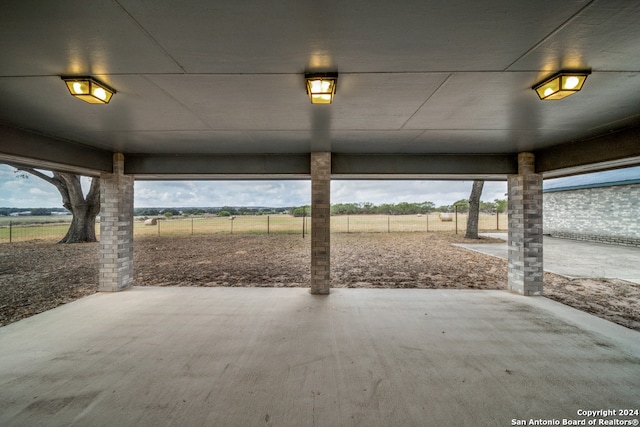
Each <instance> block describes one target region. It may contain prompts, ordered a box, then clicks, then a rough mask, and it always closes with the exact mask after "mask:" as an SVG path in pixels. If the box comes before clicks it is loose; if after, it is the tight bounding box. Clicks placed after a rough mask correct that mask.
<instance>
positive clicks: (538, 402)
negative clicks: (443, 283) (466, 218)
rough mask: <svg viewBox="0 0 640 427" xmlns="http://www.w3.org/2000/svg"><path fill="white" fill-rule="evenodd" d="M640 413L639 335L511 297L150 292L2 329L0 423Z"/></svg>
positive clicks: (387, 421) (483, 419)
mask: <svg viewBox="0 0 640 427" xmlns="http://www.w3.org/2000/svg"><path fill="white" fill-rule="evenodd" d="M639 406H640V333H638V332H636V331H633V330H630V329H626V328H624V327H622V326H618V325H616V324H613V323H610V322H607V321H605V320H602V319H599V318H596V317H594V316H591V315H589V314H586V313H583V312H580V311H577V310H574V309H572V308H570V307H567V306H564V305H562V304H559V303H557V302H554V301H551V300H548V299H546V298H544V297H521V296H517V295H514V294H510V293H508V292H506V291H467V290H417V289H404V290H400V289H334V290H332V293H331V295H329V296H312V295H310V294H309V291H308V289H302V288H154V287H148V288H147V287H144V288H133V289H130V290H128V291H125V292H120V293H100V294H95V295H92V296H89V297H86V298H83V299H81V300H78V301H75V302H73V303H70V304H67V305H65V306H61V307H58V308H56V309H54V310H51V311H48V312H45V313H42V314H39V315H36V316H33V317H31V318H27V319H24V320H21V321H19V322H16V323H14V324H11V325H8V326H5V327H2V328H0V425H2V426H36V425H46V426H49V425H52V426H54V425H55V426H63V425H64V426H67V425H71V426H73V425H77V426H165V425H175V426H205V425H206V426H209V425H211V426H213V425H216V426H510V425H514V424H513V421H512V420H524V419H526V420H527V421H528V420H529V419H540V418H541V419H558V420H562V419H585V418H586V417H585V416H581V415H579V414H578V411H579V410H597V409H616V410H617V409H621V408H638V407H639ZM610 418H612V417H609V419H610ZM618 418H620V417H618ZM632 418H638V417H632ZM589 419H591V418H589Z"/></svg>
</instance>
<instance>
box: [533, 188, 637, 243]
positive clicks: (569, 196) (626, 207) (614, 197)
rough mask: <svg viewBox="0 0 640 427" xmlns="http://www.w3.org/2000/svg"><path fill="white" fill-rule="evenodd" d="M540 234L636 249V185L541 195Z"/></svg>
mask: <svg viewBox="0 0 640 427" xmlns="http://www.w3.org/2000/svg"><path fill="white" fill-rule="evenodd" d="M543 200H544V228H543V232H544V234H548V235H551V236H553V237H563V238H568V239H574V240H589V241H594V242H602V243H609V244H615V245H626V246H637V247H640V184H629V185H617V186H609V187H597V188H583V189H575V190H564V191H555V192H546V193H544V197H543Z"/></svg>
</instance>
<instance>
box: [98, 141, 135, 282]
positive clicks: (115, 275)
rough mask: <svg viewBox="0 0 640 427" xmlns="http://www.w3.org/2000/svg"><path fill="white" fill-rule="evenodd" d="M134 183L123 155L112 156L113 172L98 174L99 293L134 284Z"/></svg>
mask: <svg viewBox="0 0 640 427" xmlns="http://www.w3.org/2000/svg"><path fill="white" fill-rule="evenodd" d="M133 182H134V179H133V177H132V176H125V175H124V155H123V154H120V153H116V154H114V155H113V173H103V174H101V175H100V206H101V209H100V212H101V215H100V246H99V248H100V249H99V256H100V263H99V264H100V269H99V270H100V278H99V290H100V291H102V292H116V291H121V290H124V289H127V288H129V287H130V286H131V285H132V284H133Z"/></svg>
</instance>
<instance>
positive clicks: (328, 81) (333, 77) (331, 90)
mask: <svg viewBox="0 0 640 427" xmlns="http://www.w3.org/2000/svg"><path fill="white" fill-rule="evenodd" d="M304 78H305V81H306V82H307V94H308V95H309V99H310V100H311V103H312V104H331V102H333V95H335V93H336V87H337V86H338V73H317V74H305V75H304Z"/></svg>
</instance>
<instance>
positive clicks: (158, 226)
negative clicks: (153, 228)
mask: <svg viewBox="0 0 640 427" xmlns="http://www.w3.org/2000/svg"><path fill="white" fill-rule="evenodd" d="M158 237H160V220H158Z"/></svg>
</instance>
